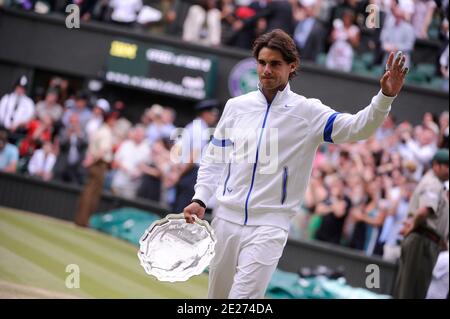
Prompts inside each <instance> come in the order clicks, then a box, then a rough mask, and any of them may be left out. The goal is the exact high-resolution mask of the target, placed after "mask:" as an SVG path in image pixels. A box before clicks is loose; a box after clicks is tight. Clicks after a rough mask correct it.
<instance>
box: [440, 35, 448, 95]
mask: <svg viewBox="0 0 450 319" xmlns="http://www.w3.org/2000/svg"><path fill="white" fill-rule="evenodd" d="M447 33H448V31H447ZM448 52H449V51H448V43H447V47H446V48H445V50H444V52H442V54H441V56H440V58H439V66H440V72H441V75H442V77H443V78H444V81H443V82H442V89H443V90H444V91H447V92H448Z"/></svg>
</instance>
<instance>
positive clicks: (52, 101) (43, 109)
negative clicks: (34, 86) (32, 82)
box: [36, 88, 63, 123]
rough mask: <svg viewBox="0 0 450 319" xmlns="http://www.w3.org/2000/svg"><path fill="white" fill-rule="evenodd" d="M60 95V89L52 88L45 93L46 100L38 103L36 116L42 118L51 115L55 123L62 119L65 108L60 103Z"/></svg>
mask: <svg viewBox="0 0 450 319" xmlns="http://www.w3.org/2000/svg"><path fill="white" fill-rule="evenodd" d="M58 99H59V95H58V90H57V89H55V88H50V89H49V90H48V91H47V94H46V95H45V100H43V101H40V102H38V103H37V104H36V116H37V118H38V119H39V120H42V119H43V118H44V117H45V116H48V115H49V116H50V117H51V119H52V121H53V123H58V122H59V121H61V118H62V115H63V108H62V106H61V105H60V104H59V103H58Z"/></svg>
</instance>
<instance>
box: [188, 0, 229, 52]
mask: <svg viewBox="0 0 450 319" xmlns="http://www.w3.org/2000/svg"><path fill="white" fill-rule="evenodd" d="M221 30H222V29H221V13H220V11H219V9H217V8H216V0H201V1H200V3H199V4H194V5H192V6H191V7H190V8H189V11H188V14H187V17H186V20H185V21H184V25H183V40H184V41H188V42H194V43H199V44H204V45H219V44H220V39H221Z"/></svg>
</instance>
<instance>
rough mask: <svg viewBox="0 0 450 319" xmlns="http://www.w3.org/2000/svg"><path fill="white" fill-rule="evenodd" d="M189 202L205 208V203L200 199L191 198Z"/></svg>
mask: <svg viewBox="0 0 450 319" xmlns="http://www.w3.org/2000/svg"><path fill="white" fill-rule="evenodd" d="M191 203H197V204H199V205H200V206H202V207H203V208H205V209H206V205H205V203H203V202H202V201H201V200H200V199H195V198H194V199H193V200H191Z"/></svg>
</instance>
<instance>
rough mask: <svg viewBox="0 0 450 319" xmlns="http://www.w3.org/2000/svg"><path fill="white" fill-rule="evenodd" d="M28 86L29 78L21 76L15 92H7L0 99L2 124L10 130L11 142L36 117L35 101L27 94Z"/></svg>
mask: <svg viewBox="0 0 450 319" xmlns="http://www.w3.org/2000/svg"><path fill="white" fill-rule="evenodd" d="M27 86H28V79H27V78H26V77H25V76H22V77H20V78H19V80H18V81H17V82H16V83H15V86H14V92H12V93H9V94H5V95H4V96H3V97H2V99H1V100H0V126H4V127H5V128H7V129H8V130H9V132H10V140H11V142H15V139H16V137H15V135H16V134H19V133H20V130H21V129H23V128H25V126H26V125H27V124H28V122H29V121H31V120H32V119H33V117H34V112H35V110H34V102H33V100H32V99H30V98H29V97H28V96H27V95H26V89H27ZM17 138H18V137H17Z"/></svg>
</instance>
